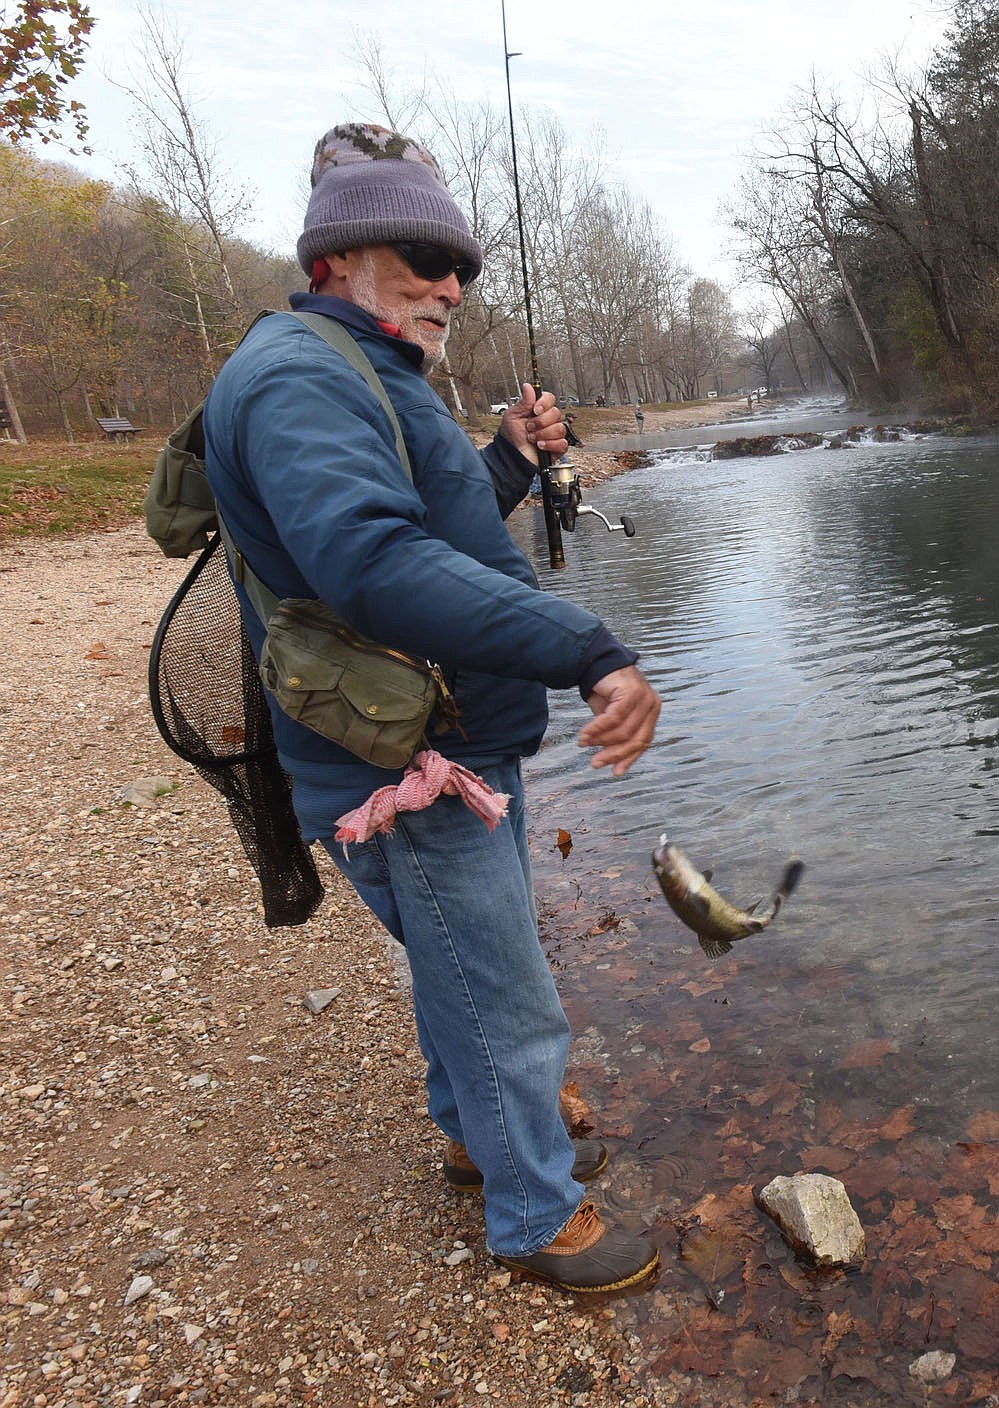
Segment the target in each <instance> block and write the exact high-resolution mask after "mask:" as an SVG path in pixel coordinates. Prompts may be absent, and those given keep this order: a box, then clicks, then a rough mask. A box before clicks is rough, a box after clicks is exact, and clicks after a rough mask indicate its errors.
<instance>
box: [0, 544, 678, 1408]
mask: <svg viewBox="0 0 999 1408" xmlns="http://www.w3.org/2000/svg"><path fill="white" fill-rule="evenodd" d="M0 568H2V571H0V602H2V621H3V627H4V635H5V638H6V640H7V641H8V642H9V643H11V644H12V645H13V649H10V650H8V655H7V660H6V665H5V669H4V672H3V676H2V680H0V725H2V744H0V749H2V759H3V775H4V786H5V792H6V797H7V805H6V807H5V808H4V813H3V821H2V828H3V853H2V860H0V876H2V879H0V913H2V916H3V922H2V926H0V946H2V953H3V973H4V985H3V999H2V1000H3V1005H4V1009H5V1013H4V1021H3V1023H2V1028H0V1042H2V1057H3V1059H2V1064H0V1107H2V1111H3V1123H2V1138H0V1240H2V1247H3V1260H4V1271H5V1273H6V1274H5V1279H4V1280H3V1282H2V1283H0V1318H2V1322H3V1340H4V1352H3V1368H2V1370H0V1408H15V1405H16V1408H21V1405H33V1408H103V1405H110V1404H114V1405H122V1404H141V1405H144V1408H150V1406H151V1408H163V1405H166V1404H206V1405H214V1404H218V1405H223V1404H224V1405H244V1404H245V1405H249V1408H270V1405H301V1404H328V1405H358V1408H369V1406H370V1408H374V1405H378V1408H381V1405H386V1408H391V1406H392V1405H395V1404H421V1405H422V1404H455V1405H462V1408H466V1405H473V1404H489V1403H495V1404H503V1405H517V1404H533V1405H543V1408H548V1405H557V1404H585V1405H592V1408H602V1406H603V1405H612V1404H613V1405H623V1406H624V1408H649V1406H650V1405H668V1404H672V1403H675V1402H678V1401H680V1400H679V1399H678V1398H677V1389H676V1388H673V1387H671V1386H670V1385H668V1384H663V1383H659V1384H655V1385H653V1386H643V1385H642V1383H641V1381H640V1363H639V1359H638V1348H639V1347H638V1341H637V1338H635V1337H634V1335H633V1334H632V1333H631V1331H629V1329H628V1328H627V1325H626V1323H625V1318H624V1317H621V1316H619V1313H618V1311H617V1309H616V1308H615V1305H614V1304H610V1303H593V1302H592V1301H585V1302H577V1301H574V1300H573V1299H572V1298H570V1297H568V1296H565V1295H561V1294H560V1293H558V1292H556V1291H554V1290H551V1289H548V1288H544V1287H541V1286H539V1285H537V1284H535V1283H531V1282H527V1281H524V1282H521V1283H517V1282H516V1280H514V1283H513V1284H511V1277H510V1274H509V1272H507V1271H504V1270H503V1269H502V1268H500V1267H499V1266H498V1265H497V1264H496V1263H494V1262H493V1261H492V1259H491V1258H490V1257H489V1255H488V1252H487V1251H486V1247H485V1242H484V1238H483V1227H482V1218H481V1212H480V1208H479V1206H478V1205H477V1202H476V1200H474V1199H467V1198H466V1199H464V1200H462V1199H460V1198H459V1197H458V1196H457V1195H455V1194H453V1193H450V1192H449V1191H447V1190H446V1189H445V1188H444V1186H443V1183H442V1179H441V1176H440V1152H441V1149H440V1143H441V1141H440V1140H439V1138H438V1136H437V1134H436V1132H435V1130H434V1128H433V1127H432V1125H431V1124H430V1122H429V1119H428V1117H427V1115H426V1113H425V1105H424V1092H423V1078H422V1062H421V1058H420V1056H419V1052H418V1049H417V1045H416V1039H415V1033H414V1029H413V1025H412V1021H411V1015H410V1008H409V1003H408V1000H407V995H406V993H405V990H404V987H403V986H402V985H401V984H400V981H399V976H398V972H397V969H396V968H395V966H394V963H393V961H392V960H391V958H390V956H389V950H388V946H387V941H386V939H385V936H384V934H383V932H382V931H381V930H380V928H379V927H378V925H377V924H376V923H375V922H374V921H373V920H372V919H371V917H370V916H369V915H368V914H367V912H366V911H364V910H363V908H362V907H361V906H360V905H359V903H358V902H357V901H356V900H355V899H354V897H353V895H352V892H350V891H349V890H348V889H347V888H346V887H345V886H344V885H343V884H342V882H341V881H340V880H339V877H338V876H337V874H336V872H335V871H334V870H333V868H332V867H331V866H329V865H328V864H327V865H326V866H325V867H324V872H323V873H324V880H325V881H326V884H327V898H326V900H325V902H324V904H323V906H322V908H321V909H320V911H319V913H318V915H317V916H316V917H315V919H314V920H313V921H312V922H310V923H309V924H308V925H305V926H303V927H302V928H298V929H284V930H268V929H266V928H265V926H264V924H263V921H262V918H261V913H260V906H259V900H258V890H257V885H256V881H255V878H254V876H253V874H252V871H251V870H250V868H249V866H248V865H247V863H246V862H245V860H244V858H243V856H242V853H241V852H240V851H239V849H238V846H237V843H236V839H235V834H234V833H233V832H232V830H231V828H230V825H229V822H228V819H227V816H226V813H225V810H224V807H223V804H222V803H221V801H220V800H219V799H218V798H217V796H216V794H215V793H214V792H212V791H211V789H209V788H208V787H206V786H205V785H204V784H203V783H202V782H201V781H200V779H199V778H198V777H197V776H196V775H195V774H194V773H193V771H192V770H191V769H189V768H188V767H186V766H185V765H184V764H182V763H180V761H179V760H178V759H177V758H175V757H174V755H173V754H172V753H170V752H169V751H168V750H167V749H166V747H165V746H164V745H163V743H162V742H161V741H160V739H159V737H158V735H157V733H156V730H155V728H154V725H153V722H152V719H151V717H150V713H149V707H148V703H147V698H146V688H145V672H146V666H147V660H148V654H149V646H150V643H151V640H152V635H153V631H154V628H155V625H156V622H157V620H158V618H159V616H160V614H161V612H162V610H163V608H164V606H165V604H166V602H167V600H168V598H169V596H170V594H171V592H172V589H173V587H174V585H175V584H176V583H177V582H178V581H179V580H180V578H181V576H182V575H183V573H184V571H185V564H183V563H176V562H168V561H166V560H165V559H164V558H163V557H161V556H160V554H159V552H158V551H157V549H156V548H155V547H154V546H153V545H152V544H151V543H150V542H149V541H148V540H147V538H146V537H145V534H144V531H143V529H142V527H141V526H140V525H135V526H134V527H129V528H126V529H124V530H120V531H116V532H111V533H106V534H99V535H95V536H88V537H83V538H76V539H72V540H68V541H55V542H44V543H42V542H39V541H29V542H27V543H25V544H23V545H20V546H15V547H11V548H7V549H5V550H4V552H3V558H2V562H0ZM139 779H164V780H165V781H163V782H162V783H160V784H159V786H158V787H154V789H153V790H154V791H157V792H158V793H159V795H157V796H155V797H153V799H152V800H151V801H150V802H148V803H147V804H138V803H130V802H128V801H126V800H124V794H125V792H126V790H127V789H128V788H129V786H130V785H131V784H134V783H135V782H136V781H137V780H139ZM317 989H327V990H333V991H334V996H333V998H332V1000H331V1001H330V1002H329V1005H328V1006H326V1007H325V1009H324V1010H323V1011H322V1012H321V1013H318V1014H313V1013H312V1012H310V1011H309V1010H308V1009H307V1007H306V1006H305V1004H304V997H305V994H306V993H307V992H310V991H313V990H317ZM598 1196H599V1190H598Z"/></svg>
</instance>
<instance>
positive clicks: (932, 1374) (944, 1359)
mask: <svg viewBox="0 0 999 1408" xmlns="http://www.w3.org/2000/svg"><path fill="white" fill-rule="evenodd" d="M956 1363H957V1355H956V1354H944V1353H943V1351H942V1350H939V1349H933V1350H931V1351H930V1353H929V1354H921V1355H920V1356H919V1358H918V1359H914V1360H913V1361H912V1363H911V1364H910V1365H909V1373H910V1374H911V1375H912V1377H913V1378H914V1379H919V1381H920V1382H921V1383H924V1384H936V1383H942V1382H943V1380H944V1379H949V1378H950V1376H951V1374H953V1372H954V1365H955V1364H956Z"/></svg>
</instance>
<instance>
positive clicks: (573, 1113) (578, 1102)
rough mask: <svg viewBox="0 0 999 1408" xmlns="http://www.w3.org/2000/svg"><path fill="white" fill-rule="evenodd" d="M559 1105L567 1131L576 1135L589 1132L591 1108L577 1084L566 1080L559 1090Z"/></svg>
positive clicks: (591, 1124) (590, 1127)
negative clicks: (567, 1127)
mask: <svg viewBox="0 0 999 1408" xmlns="http://www.w3.org/2000/svg"><path fill="white" fill-rule="evenodd" d="M558 1101H559V1107H560V1109H561V1111H562V1118H563V1119H564V1120H565V1122H566V1124H567V1125H568V1126H569V1132H570V1133H571V1134H575V1135H576V1136H577V1137H579V1136H580V1135H584V1134H589V1132H590V1131H591V1130H592V1129H593V1121H592V1118H591V1116H592V1113H593V1112H592V1110H591V1109H590V1107H589V1105H587V1103H586V1101H585V1100H584V1099H583V1097H582V1096H581V1095H580V1093H579V1085H578V1083H577V1082H576V1081H574V1080H568V1081H566V1083H565V1084H564V1085H563V1087H562V1089H561V1090H560V1091H559V1097H558Z"/></svg>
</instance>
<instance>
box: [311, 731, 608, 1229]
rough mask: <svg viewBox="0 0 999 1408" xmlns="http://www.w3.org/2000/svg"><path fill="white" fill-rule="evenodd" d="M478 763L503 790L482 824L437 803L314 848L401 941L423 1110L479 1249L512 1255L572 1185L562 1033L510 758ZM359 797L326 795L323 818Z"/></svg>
mask: <svg viewBox="0 0 999 1408" xmlns="http://www.w3.org/2000/svg"><path fill="white" fill-rule="evenodd" d="M479 771H480V775H481V776H482V777H483V778H484V779H485V781H486V782H488V783H489V785H490V787H492V788H493V789H494V790H495V791H497V792H508V793H509V794H510V806H509V814H508V816H507V818H506V819H505V820H503V821H502V822H500V824H499V826H498V827H497V828H496V830H495V831H493V832H489V831H487V830H486V827H485V825H484V824H483V823H482V822H481V821H480V820H479V819H478V817H476V816H474V815H473V814H472V812H470V811H469V810H468V808H467V807H466V806H465V805H464V803H463V802H461V801H460V800H459V799H458V798H457V797H440V798H438V800H437V801H436V802H435V803H434V804H433V806H431V807H428V808H427V809H426V810H425V811H422V812H403V813H401V814H400V815H399V817H398V818H397V821H396V825H395V829H394V831H393V832H392V834H391V835H379V836H375V837H373V838H372V839H371V840H370V841H368V842H365V843H364V844H362V845H352V846H350V848H349V854H348V856H347V857H346V858H345V857H344V852H343V847H342V846H340V845H338V844H337V843H336V842H334V841H333V839H332V829H333V828H332V825H331V828H330V836H329V837H327V838H324V839H323V845H324V846H325V847H326V849H327V850H328V851H329V853H330V855H331V856H332V857H333V860H334V861H335V862H336V864H337V865H338V866H339V868H340V869H341V870H342V871H343V873H344V875H346V877H347V879H348V880H349V881H350V882H351V884H352V885H353V886H354V888H355V889H356V890H357V893H358V894H359V895H360V896H361V898H362V899H363V900H364V901H365V903H366V904H367V905H368V907H369V908H370V909H371V910H373V911H374V913H375V914H376V915H377V917H378V918H379V919H380V920H381V922H382V923H383V924H384V925H385V927H386V929H388V931H389V933H390V934H392V935H393V936H394V937H395V938H397V939H398V940H399V941H400V943H402V944H404V945H405V948H406V954H407V956H408V958H409V966H410V969H411V971H412V975H413V1000H414V1005H415V1008H416V1030H417V1035H418V1037H419V1042H420V1048H421V1050H422V1052H423V1055H424V1056H425V1058H426V1061H427V1090H428V1095H429V1108H430V1115H431V1118H432V1119H433V1120H434V1122H435V1123H436V1124H437V1125H438V1127H439V1128H440V1129H441V1130H443V1132H444V1134H445V1135H447V1137H448V1138H449V1139H456V1140H458V1141H459V1142H460V1143H462V1144H464V1145H465V1146H466V1147H467V1149H468V1152H469V1155H470V1156H471V1158H472V1159H473V1160H474V1162H475V1164H476V1166H477V1167H478V1168H479V1169H480V1170H481V1171H482V1175H483V1180H484V1192H485V1210H486V1236H487V1240H488V1244H489V1248H490V1250H491V1251H493V1252H499V1253H500V1254H502V1255H508V1256H513V1255H517V1254H522V1253H525V1252H532V1251H537V1250H538V1248H539V1247H543V1246H546V1245H547V1244H548V1243H549V1242H550V1241H551V1240H552V1238H553V1237H554V1236H555V1235H556V1233H558V1232H559V1231H560V1230H561V1228H562V1227H564V1225H565V1224H566V1222H568V1220H569V1218H570V1217H571V1216H572V1214H573V1213H574V1212H575V1211H576V1208H577V1207H578V1206H579V1202H580V1198H581V1196H582V1193H583V1189H582V1187H581V1185H580V1184H578V1183H576V1182H575V1181H574V1179H573V1178H572V1163H573V1149H572V1144H571V1142H570V1140H569V1137H568V1134H567V1133H566V1129H565V1126H564V1124H563V1123H562V1119H561V1116H560V1114H559V1104H558V1097H559V1088H560V1086H561V1083H562V1079H563V1076H564V1072H565V1062H566V1057H567V1054H568V1046H569V1027H568V1023H567V1022H566V1019H565V1015H564V1013H563V1011H562V1007H561V1004H560V1002H559V999H558V994H557V993H556V991H555V984H554V982H553V980H552V975H551V971H550V969H549V967H548V962H547V960H546V958H545V956H544V953H543V951H542V949H541V944H540V942H539V940H538V926H537V916H536V914H535V909H534V893H533V887H532V884H531V867H530V860H529V857H528V850H527V829H526V825H525V820H524V793H523V786H522V784H521V778H520V765H519V762H518V761H517V760H516V759H511V760H509V761H504V762H503V763H500V764H496V765H492V766H487V767H483V768H481V769H480V770H479ZM299 785H300V784H299ZM311 800H314V798H312V799H311ZM363 800H364V798H363V797H361V796H359V795H357V794H355V793H350V792H344V793H342V794H339V793H337V792H334V791H332V790H330V789H328V788H326V789H324V791H323V803H324V806H325V805H328V806H329V808H330V810H329V813H328V814H329V817H330V821H331V823H332V821H333V820H334V819H335V818H336V817H338V816H340V815H342V814H343V813H344V812H346V811H349V810H350V809H351V808H352V807H355V806H357V805H359V804H360V803H361V802H362V801H363Z"/></svg>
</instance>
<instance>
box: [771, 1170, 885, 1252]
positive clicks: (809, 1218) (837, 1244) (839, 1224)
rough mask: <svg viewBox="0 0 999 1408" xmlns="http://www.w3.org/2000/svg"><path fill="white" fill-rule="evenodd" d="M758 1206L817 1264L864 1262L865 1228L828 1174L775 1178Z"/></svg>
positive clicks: (791, 1242)
mask: <svg viewBox="0 0 999 1408" xmlns="http://www.w3.org/2000/svg"><path fill="white" fill-rule="evenodd" d="M759 1203H760V1206H761V1207H762V1208H763V1209H764V1211H765V1212H768V1213H769V1214H770V1216H771V1217H772V1218H773V1219H774V1221H775V1222H776V1223H777V1226H778V1227H779V1228H780V1230H781V1232H782V1233H783V1234H784V1236H785V1237H786V1239H787V1240H788V1241H789V1242H790V1244H791V1246H792V1247H794V1249H795V1251H799V1252H805V1253H807V1255H808V1256H810V1257H811V1258H812V1260H813V1261H814V1262H815V1263H816V1265H818V1266H848V1265H849V1264H850V1263H851V1262H858V1261H861V1260H863V1256H864V1251H865V1240H864V1229H863V1227H861V1225H860V1219H859V1218H858V1216H857V1214H856V1213H855V1212H854V1210H853V1205H852V1204H851V1202H850V1199H849V1197H848V1196H847V1192H846V1189H845V1188H844V1187H843V1185H842V1183H840V1181H839V1179H838V1178H830V1177H829V1176H828V1174H825V1173H796V1174H795V1175H794V1177H793V1178H783V1177H779V1178H775V1179H773V1181H772V1182H770V1183H768V1184H767V1186H766V1187H765V1188H764V1189H763V1190H762V1192H761V1193H760V1195H759Z"/></svg>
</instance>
